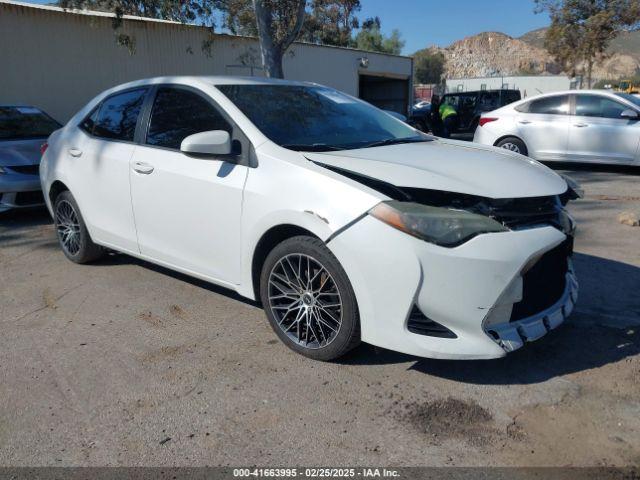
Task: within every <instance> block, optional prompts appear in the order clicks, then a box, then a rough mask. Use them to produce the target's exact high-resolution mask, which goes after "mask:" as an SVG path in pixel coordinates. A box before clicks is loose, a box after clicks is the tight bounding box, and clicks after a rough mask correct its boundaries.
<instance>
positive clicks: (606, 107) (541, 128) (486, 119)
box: [473, 90, 640, 165]
mask: <svg viewBox="0 0 640 480" xmlns="http://www.w3.org/2000/svg"><path fill="white" fill-rule="evenodd" d="M473 141H474V142H477V143H482V144H485V145H494V146H497V147H502V148H507V149H509V150H511V151H514V152H517V153H521V154H523V155H528V156H530V157H531V158H534V159H536V160H542V161H549V160H551V161H564V162H594V163H610V164H621V165H623V164H624V165H640V151H639V147H640V99H639V98H637V97H635V96H633V95H629V94H626V93H615V92H609V91H605V90H579V91H578V90H571V91H565V92H555V93H550V94H545V95H540V96H536V97H533V98H527V99H525V100H521V101H519V102H516V103H512V104H510V105H507V106H505V107H502V108H500V109H498V110H494V111H493V112H488V113H484V114H483V115H482V117H481V118H480V122H479V126H478V128H477V129H476V131H475V136H474V139H473Z"/></svg>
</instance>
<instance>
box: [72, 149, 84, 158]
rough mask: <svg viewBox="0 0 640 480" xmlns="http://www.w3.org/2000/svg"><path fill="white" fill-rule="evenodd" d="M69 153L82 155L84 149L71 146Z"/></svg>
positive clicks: (73, 155) (75, 155)
mask: <svg viewBox="0 0 640 480" xmlns="http://www.w3.org/2000/svg"><path fill="white" fill-rule="evenodd" d="M69 155H71V156H72V157H80V156H81V155H82V150H80V149H79V148H70V149H69Z"/></svg>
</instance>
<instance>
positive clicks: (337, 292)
mask: <svg viewBox="0 0 640 480" xmlns="http://www.w3.org/2000/svg"><path fill="white" fill-rule="evenodd" d="M260 298H261V300H262V305H263V307H264V309H265V312H266V314H267V318H268V319H269V323H270V324H271V327H272V328H273V330H274V331H275V332H276V334H277V335H278V337H279V338H280V340H282V341H283V342H284V344H285V345H287V346H288V347H289V348H291V349H292V350H294V351H296V352H298V353H301V354H302V355H305V356H307V357H309V358H313V359H315V360H324V361H327V360H334V359H336V358H338V357H340V356H342V355H344V354H345V353H347V352H348V351H349V350H351V349H352V348H354V347H355V346H356V345H358V343H359V342H360V328H359V318H358V307H357V303H356V298H355V294H354V293H353V289H352V287H351V283H350V282H349V279H348V278H347V274H346V272H345V271H344V269H343V268H342V266H341V265H340V263H339V262H338V260H337V259H336V258H335V257H334V256H333V254H332V253H331V251H330V250H329V249H328V248H327V247H326V246H325V245H324V243H323V242H322V241H321V240H319V239H317V238H313V237H306V236H298V237H293V238H290V239H288V240H285V241H284V242H282V243H280V244H279V245H277V246H276V247H275V248H274V249H273V250H272V251H271V253H270V254H269V255H268V256H267V259H266V261H265V263H264V266H263V268H262V274H261V277H260Z"/></svg>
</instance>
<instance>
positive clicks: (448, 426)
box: [0, 169, 640, 466]
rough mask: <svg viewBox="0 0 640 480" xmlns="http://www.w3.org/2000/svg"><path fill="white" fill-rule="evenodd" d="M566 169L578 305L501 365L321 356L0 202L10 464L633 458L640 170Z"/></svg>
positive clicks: (0, 413) (234, 301)
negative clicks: (96, 253)
mask: <svg viewBox="0 0 640 480" xmlns="http://www.w3.org/2000/svg"><path fill="white" fill-rule="evenodd" d="M568 173H570V174H571V175H572V176H574V177H575V178H576V179H577V180H579V181H580V182H582V183H583V186H584V187H585V190H586V198H585V199H583V200H581V201H579V202H576V203H574V204H573V205H572V206H571V211H572V213H573V214H574V216H575V217H576V219H577V221H578V222H579V233H578V236H577V239H576V252H577V253H576V255H575V264H576V269H577V272H578V276H579V279H580V282H581V293H580V299H579V303H578V306H577V310H576V312H575V313H574V314H573V316H572V318H571V319H570V321H569V322H568V323H567V324H565V325H564V326H563V327H562V328H560V329H559V330H557V331H555V332H553V333H552V334H549V335H548V336H547V337H545V338H543V339H541V340H540V341H538V342H536V343H534V344H531V345H528V346H527V347H526V348H524V349H521V350H520V351H518V352H515V353H514V354H512V355H510V356H509V357H507V358H505V359H501V360H496V361H478V362H454V361H436V360H428V359H419V358H414V357H410V356H406V355H401V354H396V353H393V352H389V351H386V350H381V349H376V348H373V347H370V346H366V345H363V346H361V347H359V348H358V349H356V350H355V351H354V352H352V353H351V354H350V355H349V356H348V357H347V358H345V359H344V360H342V361H340V362H339V363H318V362H313V361H310V360H307V359H305V358H303V357H301V356H299V355H296V354H294V353H292V352H290V351H289V350H288V349H286V348H285V347H283V345H281V344H280V342H279V341H278V340H277V338H276V336H275V334H274V333H273V332H272V331H271V329H270V327H269V325H268V324H267V321H266V319H265V317H264V314H263V313H262V311H261V310H260V309H259V308H257V307H256V306H255V305H253V304H251V303H249V302H247V301H244V300H242V299H241V298H239V297H238V296H236V295H234V294H233V293H230V292H228V291H226V290H223V289H220V288H217V287H214V286H211V285H208V284H206V283H204V282H200V281H197V280H193V279H190V278H187V277H185V276H182V275H179V274H175V273H171V272H169V271H167V270H165V269H163V268H159V267H156V266H153V265H151V264H148V263H145V262H141V261H138V260H135V259H132V258H130V257H127V256H124V255H112V256H109V257H108V258H107V259H106V260H105V261H102V262H100V263H98V264H95V265H91V266H78V265H74V264H72V263H70V262H69V261H67V260H66V259H65V257H64V256H63V254H62V253H61V252H60V250H59V249H58V247H57V244H56V240H55V237H54V231H53V228H52V226H51V224H50V220H49V218H48V216H47V214H46V212H42V211H31V212H17V213H8V214H0V246H1V248H0V328H1V332H2V334H1V335H0V385H2V395H0V465H4V466H20V465H23V466H24V465H28V466H35V465H56V466H77V465H85V466H103V465H118V466H122V465H127V466H130V465H185V466H186V465H189V466H191V465H241V466H244V465H252V464H257V465H266V466H283V465H292V466H294V465H325V466H344V465H365V464H369V465H380V466H385V465H394V466H399V465H405V466H410V465H536V466H541V465H580V466H583V465H589V466H596V465H617V466H622V465H634V464H635V465H637V464H639V463H640V403H639V402H638V398H640V386H639V385H640V334H639V333H638V328H639V327H640V296H639V295H638V293H639V287H640V228H634V227H628V226H625V225H621V224H620V223H618V222H617V220H616V216H617V214H618V213H620V212H622V211H625V210H633V209H635V210H636V211H638V210H640V198H639V197H640V189H639V188H638V184H639V181H640V171H638V170H637V169H636V170H612V169H603V170H599V171H593V170H588V169H580V170H572V171H570V172H568Z"/></svg>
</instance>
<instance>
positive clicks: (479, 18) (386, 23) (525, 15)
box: [359, 0, 550, 54]
mask: <svg viewBox="0 0 640 480" xmlns="http://www.w3.org/2000/svg"><path fill="white" fill-rule="evenodd" d="M361 3H362V10H361V12H360V14H359V17H360V18H361V19H364V18H366V17H374V16H378V17H380V21H381V22H382V30H383V32H384V33H389V32H391V31H392V30H393V29H394V28H397V29H398V30H400V33H401V34H402V38H403V39H404V40H405V41H406V44H405V47H404V50H403V52H402V53H404V54H411V53H413V52H415V51H416V50H420V49H421V48H424V47H428V46H431V45H438V46H441V47H446V46H448V45H449V44H451V43H453V42H455V41H456V40H460V39H462V38H464V37H467V36H469V35H475V34H476V33H480V32H487V31H498V32H502V33H506V34H507V35H511V36H512V37H519V36H521V35H523V34H524V33H527V32H528V31H530V30H535V29H536V28H541V27H546V26H548V25H549V23H550V22H549V16H548V15H547V14H535V13H534V11H533V9H534V2H533V0H361Z"/></svg>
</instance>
